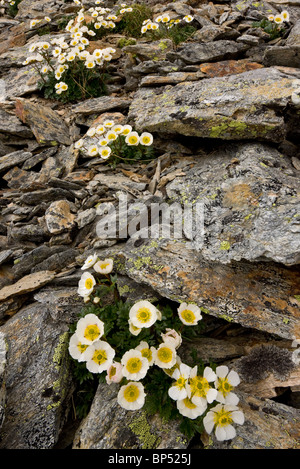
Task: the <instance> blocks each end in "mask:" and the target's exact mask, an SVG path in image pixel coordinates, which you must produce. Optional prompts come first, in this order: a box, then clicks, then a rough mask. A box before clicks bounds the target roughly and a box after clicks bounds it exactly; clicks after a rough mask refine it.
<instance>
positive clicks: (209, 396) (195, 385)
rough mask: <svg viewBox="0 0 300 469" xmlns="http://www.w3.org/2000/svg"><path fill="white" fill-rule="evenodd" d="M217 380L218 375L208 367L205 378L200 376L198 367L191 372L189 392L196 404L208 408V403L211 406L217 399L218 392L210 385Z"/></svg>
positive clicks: (204, 372)
mask: <svg viewBox="0 0 300 469" xmlns="http://www.w3.org/2000/svg"><path fill="white" fill-rule="evenodd" d="M215 379H216V374H215V373H214V371H213V370H212V369H211V368H210V367H208V366H207V367H205V369H204V371H203V376H200V375H198V373H197V366H195V367H194V368H193V369H192V370H191V373H190V378H189V383H188V386H187V392H188V396H189V398H190V399H191V401H192V402H193V403H194V404H196V405H202V406H203V407H206V406H207V402H208V403H209V404H211V403H212V402H213V401H214V400H215V399H216V397H217V394H218V391H217V390H216V389H214V388H212V387H211V386H210V384H209V383H212V382H214V381H215Z"/></svg>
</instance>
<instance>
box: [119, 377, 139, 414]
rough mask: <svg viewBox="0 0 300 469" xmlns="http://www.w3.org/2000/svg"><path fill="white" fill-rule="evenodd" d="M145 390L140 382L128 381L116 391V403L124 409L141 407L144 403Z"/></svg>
mask: <svg viewBox="0 0 300 469" xmlns="http://www.w3.org/2000/svg"><path fill="white" fill-rule="evenodd" d="M145 397H146V394H145V391H144V386H143V385H142V383H135V382H129V383H128V384H126V385H125V386H122V387H121V389H120V391H119V392H118V398H117V399H118V404H119V405H120V406H121V407H123V409H126V410H138V409H141V408H142V407H143V405H144V403H145Z"/></svg>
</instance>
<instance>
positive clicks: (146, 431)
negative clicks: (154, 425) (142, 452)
mask: <svg viewBox="0 0 300 469" xmlns="http://www.w3.org/2000/svg"><path fill="white" fill-rule="evenodd" d="M128 426H129V428H130V429H131V431H132V432H133V433H134V434H135V435H136V436H137V438H138V439H139V441H140V443H141V445H142V448H143V449H154V448H157V446H158V445H159V443H160V438H159V437H158V436H156V435H154V434H152V433H151V427H150V425H149V423H148V421H147V417H146V414H145V412H142V414H141V415H140V416H139V417H137V418H135V419H133V421H132V422H131V423H130V424H129V425H128Z"/></svg>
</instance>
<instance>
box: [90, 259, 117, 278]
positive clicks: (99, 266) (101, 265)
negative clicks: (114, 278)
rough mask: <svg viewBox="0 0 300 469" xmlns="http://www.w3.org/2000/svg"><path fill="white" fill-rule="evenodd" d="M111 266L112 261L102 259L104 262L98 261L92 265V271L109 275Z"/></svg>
mask: <svg viewBox="0 0 300 469" xmlns="http://www.w3.org/2000/svg"><path fill="white" fill-rule="evenodd" d="M113 265H114V261H113V259H104V261H98V262H96V263H95V264H94V270H95V271H96V272H98V273H99V274H110V273H111V271H112V270H113Z"/></svg>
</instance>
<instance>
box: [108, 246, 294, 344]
mask: <svg viewBox="0 0 300 469" xmlns="http://www.w3.org/2000/svg"><path fill="white" fill-rule="evenodd" d="M136 241H137V240H136V239H134V238H133V239H131V240H129V241H127V243H126V244H125V245H124V246H122V247H119V249H118V250H117V252H115V253H112V251H110V256H111V257H113V258H114V259H115V265H116V269H117V272H119V273H120V274H122V275H128V276H129V277H130V278H132V279H134V280H135V281H136V282H138V283H142V284H146V285H149V286H150V287H152V288H153V289H154V290H155V291H156V292H158V293H159V294H160V295H161V296H162V297H164V298H169V299H170V300H172V301H175V302H178V303H181V302H184V301H185V302H195V303H196V304H198V305H199V307H201V308H203V311H204V312H206V313H207V314H209V315H212V316H215V317H218V318H223V319H225V320H226V321H229V322H234V323H239V324H240V325H242V326H243V327H249V328H252V329H258V330H261V331H265V332H268V333H270V334H275V335H278V336H280V337H282V338H286V339H289V340H293V339H294V338H296V337H299V334H300V321H299V302H298V300H297V294H298V292H299V287H300V285H299V275H298V269H297V266H295V267H294V268H292V267H283V266H280V265H279V264H273V263H270V262H236V261H232V262H231V263H230V264H221V263H219V262H216V261H215V262H212V261H208V260H205V259H204V258H203V257H202V255H201V253H197V252H196V251H195V250H193V249H191V246H189V245H188V244H187V243H186V242H182V241H180V240H179V239H175V240H171V241H168V240H162V239H161V240H160V239H153V238H152V239H142V240H141V241H142V242H139V243H138V245H137V246H136V247H135V244H134V243H135V242H136Z"/></svg>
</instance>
